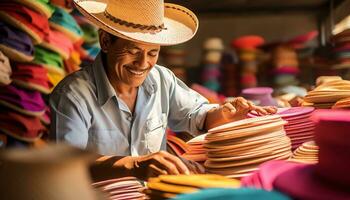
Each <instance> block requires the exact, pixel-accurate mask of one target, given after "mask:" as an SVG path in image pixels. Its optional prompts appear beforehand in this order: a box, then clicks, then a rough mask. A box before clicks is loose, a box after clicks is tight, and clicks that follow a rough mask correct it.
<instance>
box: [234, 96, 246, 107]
mask: <svg viewBox="0 0 350 200" xmlns="http://www.w3.org/2000/svg"><path fill="white" fill-rule="evenodd" d="M235 105H236V106H235V107H236V109H249V104H248V101H247V100H246V99H245V98H243V97H237V98H236V102H235Z"/></svg>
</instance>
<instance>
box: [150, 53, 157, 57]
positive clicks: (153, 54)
mask: <svg viewBox="0 0 350 200" xmlns="http://www.w3.org/2000/svg"><path fill="white" fill-rule="evenodd" d="M148 55H150V56H152V57H156V56H157V55H158V52H149V53H148Z"/></svg>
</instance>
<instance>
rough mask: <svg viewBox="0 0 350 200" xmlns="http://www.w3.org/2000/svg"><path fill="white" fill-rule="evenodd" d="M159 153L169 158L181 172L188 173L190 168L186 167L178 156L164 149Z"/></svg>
mask: <svg viewBox="0 0 350 200" xmlns="http://www.w3.org/2000/svg"><path fill="white" fill-rule="evenodd" d="M161 153H162V154H163V155H164V157H165V159H167V160H169V161H170V162H172V163H173V164H174V165H175V166H176V168H177V169H178V171H179V172H180V173H181V174H190V170H189V169H188V168H187V166H186V165H185V164H184V163H183V162H182V161H181V159H180V158H178V157H176V156H174V155H171V154H170V153H168V152H166V151H161Z"/></svg>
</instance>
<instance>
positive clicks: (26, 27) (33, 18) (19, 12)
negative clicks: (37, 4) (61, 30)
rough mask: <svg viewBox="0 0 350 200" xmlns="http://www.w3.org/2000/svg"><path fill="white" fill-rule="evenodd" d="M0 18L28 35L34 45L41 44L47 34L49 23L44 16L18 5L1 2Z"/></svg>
mask: <svg viewBox="0 0 350 200" xmlns="http://www.w3.org/2000/svg"><path fill="white" fill-rule="evenodd" d="M0 18H1V19H3V20H5V21H6V22H8V23H10V24H11V25H13V26H15V27H16V28H18V29H20V30H22V31H24V32H26V33H27V34H29V36H31V37H32V39H33V41H34V43H35V44H39V43H41V42H42V41H43V39H44V36H45V35H47V34H48V33H49V23H48V19H47V18H46V17H45V16H43V15H40V14H39V13H37V12H35V11H33V10H30V9H29V8H27V7H25V6H23V5H20V4H18V3H12V2H1V3H0Z"/></svg>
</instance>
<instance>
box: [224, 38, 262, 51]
mask: <svg viewBox="0 0 350 200" xmlns="http://www.w3.org/2000/svg"><path fill="white" fill-rule="evenodd" d="M264 43H265V40H264V38H262V37H261V36H258V35H246V36H242V37H239V38H236V39H234V40H232V42H231V46H232V48H236V49H255V48H257V47H259V46H261V45H263V44H264Z"/></svg>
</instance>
